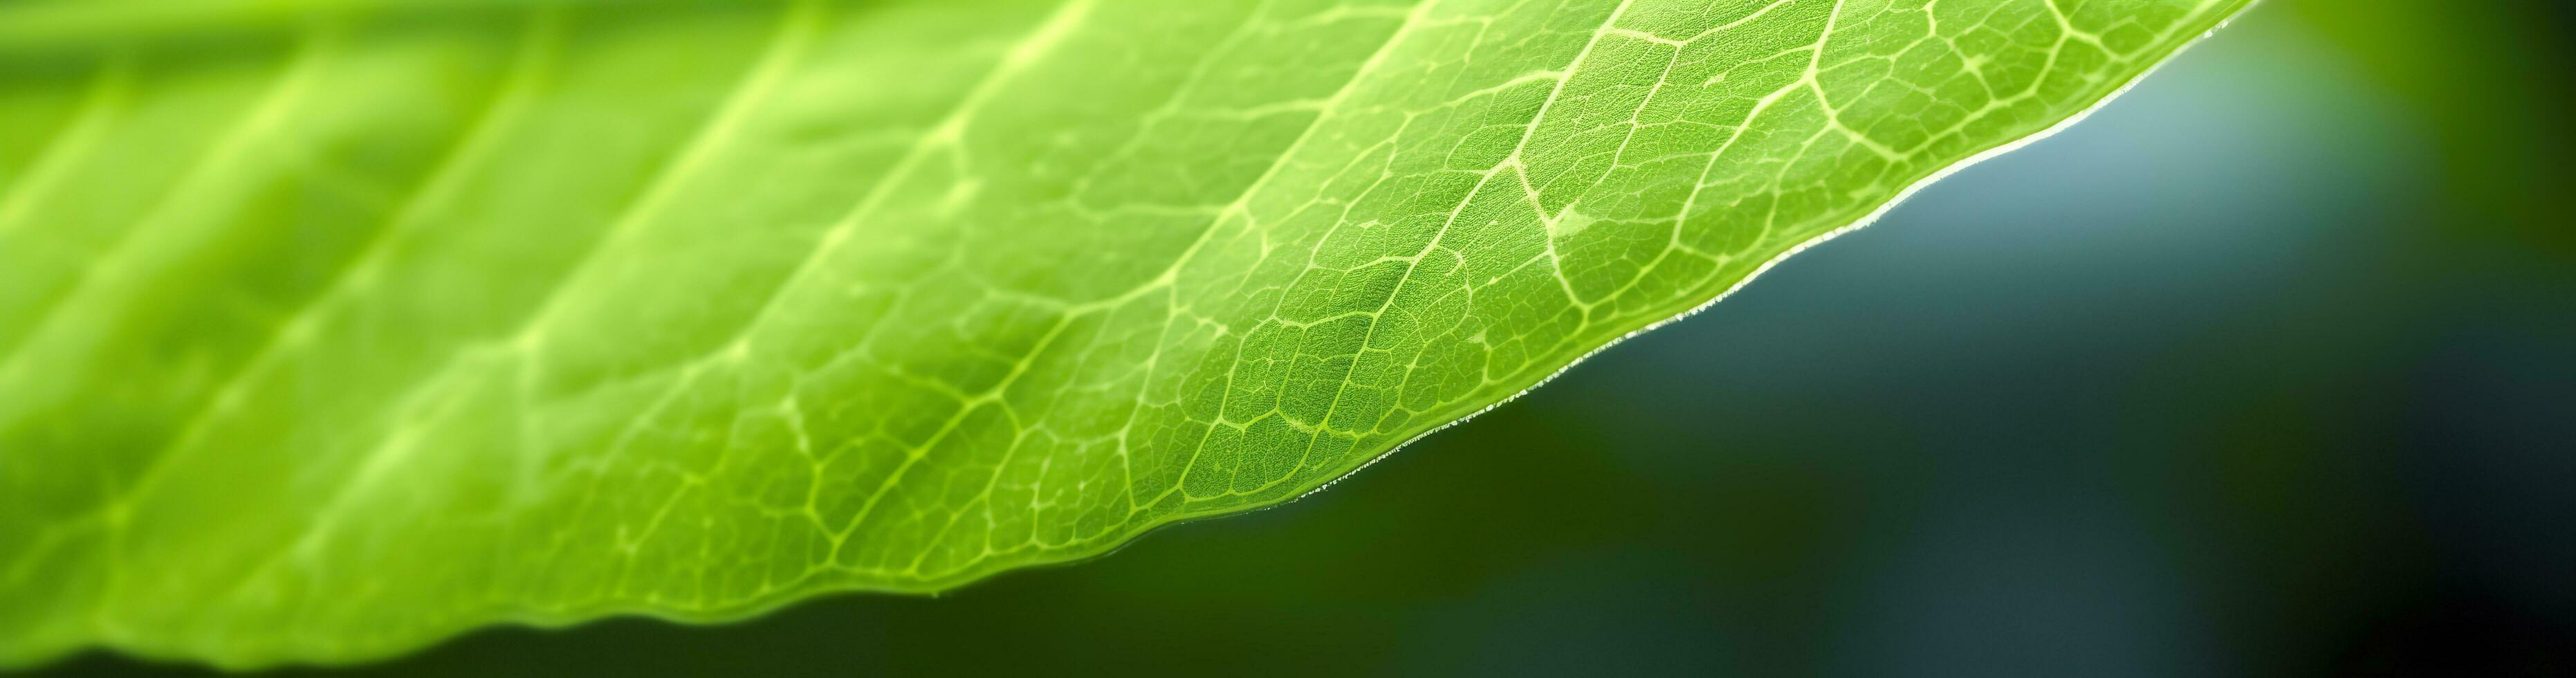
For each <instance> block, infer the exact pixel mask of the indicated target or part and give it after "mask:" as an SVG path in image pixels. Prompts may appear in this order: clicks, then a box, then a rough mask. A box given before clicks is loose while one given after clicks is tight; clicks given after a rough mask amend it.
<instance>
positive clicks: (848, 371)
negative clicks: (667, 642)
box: [0, 0, 2243, 665]
mask: <svg viewBox="0 0 2576 678" xmlns="http://www.w3.org/2000/svg"><path fill="white" fill-rule="evenodd" d="M2242 4H2243V0H1843V1H1836V0H1776V1H1773V0H1715V1H1708V0H1700V1H1678V0H1631V1H1628V2H1605V1H1597V0H1573V1H1565V2H1545V1H1540V0H1523V1H1512V2H1507V1H1502V0H1423V1H1421V2H1405V1H1401V0H1398V1H1389V2H1376V1H1372V0H1329V1H1307V0H1272V1H1265V2H1249V1H1244V2H1235V1H1216V2H1210V1H1206V0H1070V1H1063V0H1048V1H1046V2H1024V1H1021V0H978V1H975V2H959V1H954V0H936V1H932V0H919V1H888V0H872V1H867V2H855V1H854V2H827V1H821V0H816V1H804V2H785V3H779V2H771V3H730V2H727V3H715V2H706V3H701V2H660V3H599V4H583V3H552V4H539V3H523V2H501V1H492V0H485V1H480V2H467V1H449V2H432V1H412V2H394V1H380V2H353V1H337V2H334V1H316V0H307V1H305V2H297V3H277V2H249V1H220V2H219V1H186V2H182V1H177V0H170V1H160V0H28V1H25V2H18V3H13V4H8V5H0V272H5V274H0V663H26V662H32V661H36V660H40V659H43V658H46V657H49V656H53V655H56V654H59V653H61V652H64V651H67V650H70V649H73V648H77V647H81V646H86V645H93V644H103V645H108V646H112V647H117V648H121V649H125V650H129V651H134V652H139V653H144V654H149V655H155V656H169V657H183V658H191V659H200V660H207V661H213V662H217V663H221V664H227V665H258V664H268V663H274V662H278V661H289V660H297V661H346V660H357V659H365V658H371V657H380V656H384V655H387V654H390V653H395V652H399V651H402V650H405V649H408V648H412V647H416V646H419V645H421V644H424V643H427V642H431V641H434V640H436V639H439V638H442V637H445V636H448V635H451V634H454V633H457V632H459V631H461V630H464V629H468V628H472V627H474V626H477V625H482V624H487V623H493V622H498V621H521V622H532V623H562V622H570V621H577V620H582V619H588V618H592V617H596V616H599V615H603V614H612V613H628V612H633V613H647V614H657V615H663V616H669V617H675V618H682V619H721V618H729V617H736V616H741V615H745V614H750V613H754V612H757V611H760V610H763V609H766V608H768V607H771V606H775V605H777V604H781V603H784V602H788V601H792V600H795V599H798V598H801V597H805V596H810V595H813V594H816V593H818V592H824V591H834V590H851V589H859V590H883V591H915V592H920V591H939V590H943V589H947V588H950V587H954V586H957V585H959V584H961V583H964V582H967V581H970V580H973V579H976V578H978V577H982V576H985V575H988V574H991V573H994V572H997V571H1001V570H1006V569H1009V568H1013V567H1019V566H1025V565H1030V564H1038V563H1049V562H1061V561H1066V560H1071V559H1076V558H1081V557H1084V556H1088V555H1092V554H1098V553H1102V552H1104V551H1106V550H1108V549H1110V548H1112V547H1115V546H1116V545H1118V544H1120V543H1123V542H1124V541H1126V540H1128V539H1130V538H1132V537H1134V536H1135V535H1137V534H1138V533H1140V532H1142V531H1144V530H1147V529H1149V528H1152V527H1154V526H1157V525H1162V524H1166V523H1170V522H1173V521H1176V520H1181V519H1185V518H1191V517H1198V516H1210V515H1217V514H1224V513H1229V512H1235V511H1241V510H1245V509H1249V508H1254V507H1259V506H1264V505H1268V504H1273V503H1277V502H1280V501H1283V500H1286V499H1289V498H1293V497H1295V496H1298V495H1299V494H1301V493H1304V492H1308V491H1311V490H1313V489H1315V488H1317V487H1320V486H1322V485H1323V484H1325V483H1328V482H1331V481H1333V480H1335V479H1337V478H1339V477H1341V476H1343V475H1345V474H1348V473H1350V472H1351V471H1353V470H1354V469H1356V468H1358V467H1360V466H1362V465H1365V464H1366V463H1368V462H1370V461H1372V460H1374V459H1375V458H1377V457H1378V456H1380V455H1382V454H1385V453H1386V452H1388V451H1390V450H1392V449H1393V448H1395V447H1396V446H1398V445H1400V444H1401V443H1403V442H1405V441H1407V440H1410V439H1411V438H1413V437H1415V436H1418V435H1420V434H1422V433H1424V432H1426V431H1429V430H1431V429H1434V428H1437V427H1440V426H1443V425H1446V424H1448V423H1450V422H1452V421H1455V420H1457V419H1459V418H1461V417H1463V416H1466V415H1468V414H1471V413H1473V412H1475V411H1478V410H1480V409H1482V408H1485V407H1488V406H1491V405H1493V404H1495V403H1497V402H1499V401H1501V400H1503V399H1506V398H1508V397H1510V396H1512V395H1514V394H1517V393H1519V392H1521V391H1523V390H1526V389H1528V388H1530V387H1531V386H1533V385H1535V384H1537V383H1538V382H1540V381H1541V380H1543V379H1545V378H1546V377H1547V376H1549V375H1551V374H1553V373H1555V372H1556V371H1558V370H1560V369H1563V368H1564V367H1566V366H1567V365H1568V364H1570V363H1572V362H1573V361H1575V360H1577V359H1578V358H1580V357H1581V356H1583V355H1584V354H1586V353H1587V352H1590V351H1592V350H1595V349H1598V348H1599V347H1601V346H1604V345H1606V344H1608V343H1610V342H1612V341H1615V340H1616V339H1618V338H1619V337H1621V336H1624V335H1626V334H1628V333H1631V332H1634V331H1637V330H1639V329H1641V328H1645V327H1647V326H1650V325H1651V324H1654V323H1657V322H1661V321H1664V320H1667V319H1669V318H1672V317H1674V316H1675V315H1676V314H1677V313H1681V312H1684V311H1686V310H1689V309H1692V308H1696V307H1698V306H1701V305H1703V304H1705V303H1707V302H1709V301H1710V300H1711V299H1713V298H1715V297H1717V296H1719V295H1720V294H1721V293H1723V292H1725V291H1727V290H1729V289H1732V288H1733V287H1734V286H1736V285H1738V284H1740V283H1741V282H1743V281H1744V280H1746V279H1747V278H1748V277H1749V276H1751V275H1753V274H1755V273H1757V272H1758V271H1759V269H1760V268H1761V267H1763V266H1765V265H1767V264H1768V263H1770V262H1772V261H1774V260H1775V259H1777V258H1778V257H1781V256H1784V255H1785V254H1786V253H1788V252H1791V251H1794V249H1795V248H1798V247H1800V246H1802V245H1804V244H1806V243H1809V242H1811V241H1814V240H1816V239H1818V238H1820V237H1822V236H1825V235H1827V234H1829V233H1832V232H1835V231H1837V229H1841V228H1844V227H1847V226H1851V225H1854V224H1856V223H1859V222H1860V221H1862V220H1864V219H1865V218H1866V217H1868V216H1870V215H1871V214H1873V213H1874V211H1876V210H1878V209H1880V208H1882V207H1883V206H1884V205H1887V204H1888V203H1890V202H1891V201H1893V200H1895V199H1897V198H1898V197H1899V196H1900V195H1901V193H1902V192H1904V191H1907V190H1909V189H1910V188H1912V187H1915V186H1917V185H1919V184H1920V183H1922V182H1924V181H1927V180H1929V179H1930V178H1932V177H1934V176H1936V175H1937V174H1938V173H1940V172H1942V171H1944V170H1945V169H1947V168H1950V167H1952V166H1954V165H1957V164H1959V163H1961V162H1963V161H1966V160H1968V159H1970V158H1971V157H1973V156H1976V155H1978V154H1980V153H1983V152H1986V151H1989V150H1993V149H1997V148H2000V147H2004V146H2006V145H2008V144H2011V143H2013V142H2016V141H2018V140H2022V139H2024V138H2027V137H2030V136H2032V135H2034V134H2037V133H2040V132H2042V131H2044V130H2047V129H2049V128H2051V127H2052V126H2054V125H2057V124H2059V123H2061V122H2064V121H2066V120H2069V119H2070V118H2072V117H2074V116H2077V115H2078V114H2080V113H2081V112H2083V111H2085V110H2088V109H2089V108H2091V107H2092V106H2094V105H2096V104H2097V103H2099V102H2101V101H2103V100H2104V99H2105V98H2106V97H2108V96H2110V95H2111V94H2113V93H2114V92H2116V91H2117V90H2118V89H2119V88H2121V87H2123V86H2125V85H2126V84H2127V83H2129V82H2131V81H2132V80H2134V79H2135V78H2136V77H2139V76H2140V75H2141V74H2142V73H2143V72H2144V71H2145V70H2146V69H2147V68H2149V67H2150V66H2152V65H2153V64H2154V63H2155V62H2157V61H2160V60H2162V59H2164V58H2165V57H2167V56H2169V55H2170V54H2171V53H2173V52H2174V51H2175V50H2177V49H2178V48H2180V47H2181V46H2182V45H2184V44H2185V43H2187V42H2188V41H2190V40H2192V39H2194V38H2197V37H2199V36H2200V35H2202V34H2203V33H2204V32H2206V31H2208V30H2210V29H2211V28H2213V27H2214V26H2215V25H2217V24H2218V23H2219V22H2220V21H2221V20H2223V19H2224V18H2226V17H2227V16H2229V15H2231V14H2233V13H2234V12H2235V11H2236V10H2238V9H2239V8H2240V6H2241V5H2242Z"/></svg>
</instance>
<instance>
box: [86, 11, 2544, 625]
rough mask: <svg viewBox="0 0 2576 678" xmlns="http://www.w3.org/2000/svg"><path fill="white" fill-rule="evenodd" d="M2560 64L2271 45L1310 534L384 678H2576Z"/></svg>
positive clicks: (2519, 30) (1499, 424)
mask: <svg viewBox="0 0 2576 678" xmlns="http://www.w3.org/2000/svg"><path fill="white" fill-rule="evenodd" d="M2570 34H2571V21H2570V11H2569V10H2568V9H2567V8H2566V7H2565V6H2564V5H2563V4H2562V3H2560V2H2556V1H2554V0H2523V1H2520V2H2505V1H2500V0H2459V1H2456V2H2453V1H2438V0H2275V1H2272V2H2269V3H2267V4H2265V5H2263V6H2260V7H2258V8H2257V9H2255V10H2254V11H2253V12H2252V13H2251V14H2249V15H2248V16H2246V17H2244V18H2242V19H2240V20H2239V21H2238V22H2237V25H2236V26H2234V27H2233V28H2230V29H2228V30H2225V31H2222V32H2221V33H2220V34H2219V36H2218V37H2217V39H2215V40H2212V41H2210V42H2207V43H2204V44H2203V45H2201V46H2200V47H2198V48H2195V49H2194V50H2193V51H2191V52H2190V53H2188V54H2186V55H2185V56H2183V57H2182V58H2181V59H2180V60H2178V61H2177V62H2175V63H2174V64H2172V65H2171V66H2169V67H2168V68H2166V69H2165V70H2163V71H2162V72H2161V73H2159V74H2157V75H2156V76H2155V77H2154V78H2152V79H2150V80H2149V81H2148V82H2147V83H2146V84H2145V85H2144V86H2142V87H2140V88H2139V89H2138V90H2137V91H2135V92H2133V93H2131V94H2130V95H2129V96H2128V97H2127V98H2125V99H2122V100H2121V101H2119V102H2118V103H2116V104H2114V105H2112V106H2111V107H2109V108H2108V109H2106V110H2104V111H2103V112H2101V113H2100V114H2099V115H2097V116H2095V117H2094V118H2093V119H2092V120H2091V121H2090V122H2088V123H2086V124H2083V125H2079V126H2077V127H2075V128H2074V129H2073V130H2071V131H2069V132H2067V133H2065V134H2063V135H2060V136H2058V137H2056V138H2054V139H2052V140H2049V141H2046V142H2043V143H2039V144H2037V145H2034V146H2032V147H2030V148H2028V149H2025V150H2022V151H2020V152H2018V153H2014V154H2010V155H2007V156H2004V157H2003V158H2001V159H1998V160H1995V161H1992V162H1989V163H1987V164H1984V165H1981V166H1978V167H1975V168H1972V169H1970V170H1967V171H1965V172H1962V173H1960V174H1959V175H1958V176H1956V177H1953V178H1951V179H1950V180H1948V181H1946V182H1944V183H1942V184H1940V185H1938V186H1935V187H1933V188H1932V189H1930V190H1927V191H1925V192H1924V193H1923V194H1922V195H1921V196H1919V197H1917V198H1916V199H1915V200H1913V201H1912V202H1910V203H1908V204H1906V205H1904V206H1903V207H1901V208H1899V209H1897V210H1896V211H1895V212H1894V213H1893V214H1892V215H1891V216H1890V217H1889V218H1888V219H1886V220H1885V221H1884V222H1883V223H1881V224H1879V225H1878V226H1876V227H1874V228H1871V229H1869V230H1865V231H1861V232H1859V233H1856V234H1853V235H1850V236H1848V237H1845V238H1843V239H1841V240H1838V241H1835V242H1833V243H1831V244H1829V245H1826V246H1823V247H1820V248H1817V249H1815V250H1813V251H1811V252H1809V253H1808V254H1805V255H1803V256H1801V257H1799V258H1797V259H1795V260H1792V261H1790V262H1788V263H1787V264H1785V265H1783V266H1781V267H1779V268H1778V269H1776V270H1774V271H1773V272H1772V273H1770V274H1768V275H1767V276H1765V277H1764V278H1762V279H1761V280H1760V281H1758V282H1757V283H1755V284H1753V285H1751V286H1750V287H1747V288H1746V289H1745V290H1744V291H1743V292H1742V293H1740V294H1738V295H1736V296H1735V297H1734V298H1732V299H1730V300H1729V301H1728V302H1726V303H1724V304H1720V305H1718V306H1717V307H1715V308H1714V309H1712V310H1710V311H1708V312H1706V313H1703V314H1701V315H1699V316H1696V317H1694V318H1691V319H1690V320H1688V321H1685V322H1681V323H1678V324H1675V325H1672V326H1669V327H1667V328H1665V329H1663V330H1660V331H1657V332H1654V333H1652V334H1648V335H1646V336H1643V337H1640V338H1638V339H1636V340H1633V341H1630V342H1628V343H1626V344H1624V345H1621V346H1619V347H1618V348H1616V349H1613V350H1611V351H1608V352H1606V353H1604V354H1602V355H1600V356H1598V357H1596V358H1595V359H1593V360H1592V361H1590V362H1589V363H1587V364H1585V365H1583V366H1582V367H1580V368H1578V369H1575V370H1573V371H1572V372H1570V373H1568V374H1567V375H1566V376H1565V377H1563V378H1562V379H1559V380H1558V381H1557V382H1555V383H1554V384H1551V385H1549V386H1547V387H1545V388H1542V389H1540V390H1538V391H1537V392H1535V393H1533V394H1531V395H1530V396H1528V397H1526V398H1524V399H1522V400H1520V401H1518V402H1515V403H1513V404H1511V405H1510V406H1507V407H1504V408H1502V409H1500V410H1497V411H1495V412H1493V413H1492V414H1489V415H1487V416H1485V417H1483V418H1481V419H1479V420H1477V421H1475V422H1472V423H1470V424H1468V425H1465V426H1462V427H1460V428H1457V429H1453V430H1450V431H1448V432H1444V433H1441V434H1439V435H1436V436H1433V437H1432V438H1430V439H1429V440H1426V441H1424V442H1422V443H1421V444H1419V445H1416V446H1414V447H1412V448H1410V449H1407V450H1404V451H1403V452H1401V453H1399V454H1396V455H1395V456H1393V457H1392V458H1390V459H1388V460H1387V461H1385V462H1384V463H1381V464H1378V465H1377V466H1374V467H1372V468H1370V469H1369V470H1368V471H1366V472H1364V473H1361V474H1359V475H1358V476H1356V477H1354V478H1353V479H1351V480H1349V481H1346V482H1343V483H1341V484H1339V485H1337V486H1335V487H1334V488H1333V489H1332V490H1331V491H1328V492H1325V493H1322V494H1319V495H1316V496H1313V497H1310V498H1307V499H1305V500H1303V501H1299V502H1296V503H1294V504H1291V505H1288V506H1286V507H1283V508H1280V509H1277V510H1271V511H1265V512H1260V513H1257V514H1254V515H1248V516H1241V517H1235V518H1229V519H1224V520H1217V521H1211V522H1204V523H1198V524H1193V525H1187V526H1182V527H1178V528H1173V529H1170V530H1166V531H1163V532H1161V533H1157V534H1154V535H1152V536H1149V537H1147V538H1145V539H1144V540H1142V541H1141V542H1139V543H1137V544H1135V545H1134V546H1132V547H1130V548H1128V549H1126V550H1125V551H1123V552H1121V553H1118V554H1116V555H1114V556H1111V557H1108V558H1105V559H1102V560H1098V561H1095V562H1090V563H1084V564H1080V565H1075V566H1070V567H1060V568H1054V569H1047V570H1040V571H1029V572H1020V573H1014V574H1009V575H1005V576H1002V577H1000V578H997V579H995V580H993V581H990V582H986V583H983V584H979V585H976V586H973V587H969V588H967V589H965V590H962V591H958V592H955V593H953V594H951V595H949V596H947V597H944V598H940V599H925V598H898V597H884V596H841V597H833V598H827V599H822V600H815V601H811V602H808V603H805V604H803V605H799V606H797V607H794V608H791V609H789V610H786V611H784V612H780V613H777V614H774V615H771V616H769V617H765V618H762V619H758V620H754V621H751V622H747V623H742V624H737V625H732V626H724V627H715V628H704V627H683V626H674V625H670V624H665V623H661V622H654V621H646V620H635V619H624V620H614V621H609V622H605V623H599V624H593V625H589V626H585V627H580V628H576V629H571V630H564V631H536V630H528V629H518V628H505V629H495V630H489V631H485V632H482V633H479V634H475V635H473V636H470V637H467V638H464V639H462V640H459V641H455V642H451V643H448V644H446V645H443V646H441V647H438V648H436V649H434V650H431V651H428V652H425V653H422V654H419V655H416V656H412V657H409V658H405V659H401V660H398V661H395V662H391V663H386V664H380V665H373V666H369V667H365V672H367V673H374V674H385V675H397V674H399V675H410V674H443V675H512V674H517V675H556V674H562V673H568V672H615V673H618V674H637V675H718V674H721V675H766V674H780V673H792V674H809V673H835V674H899V675H919V674H982V673H998V672H1028V673H1036V672H1064V671H1068V670H1070V671H1074V672H1079V673H1099V672H1108V671H1122V672H1134V673H1184V672H1187V673H1197V674H1219V675H1230V674H1283V675H1343V674H1346V673H1382V674H1403V675H1429V674H1469V675H1491V674H1578V675H1589V674H1595V673H1603V672H1607V673H1651V674H1719V675H1960V676H1969V675H1978V676H1984V675H2014V676H2018V675H2083V676H2129V675H2135V676H2196V675H2265V676H2271V675H2535V676H2537V675H2571V674H2576V227H2571V224H2576V220H2571V219H2568V218H2566V217H2563V216H2560V214H2561V213H2563V212H2566V211H2568V210H2569V207H2568V206H2567V202H2568V201H2569V199H2570V198H2571V197H2576V183H2571V181H2570V180H2571V178H2576V174H2571V172H2570V170H2569V166H2570V163H2571V157H2576V156H2571V154H2570V151H2576V143H2571V138H2570V131H2569V129H2568V127H2569V125H2571V124H2576V108H2571V102H2576V87H2571V85H2576V83H2571V72H2576V71H2571V69H2576V52H2571V51H2570V49H2569V45H2568V43H2567V41H2566V39H2567V38H2568V37H2569V35H2570ZM56 668H57V670H60V671H63V672H66V673H100V674H104V673H126V672H140V671H156V670H157V671H172V670H179V669H173V668H171V667H155V666H147V665H140V664H135V663H132V662H129V661H126V660H122V659H117V658H113V657H107V656H99V655H92V656H88V657H84V658H82V659H80V660H79V661H76V662H73V663H70V664H67V665H63V666H59V667H56Z"/></svg>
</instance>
